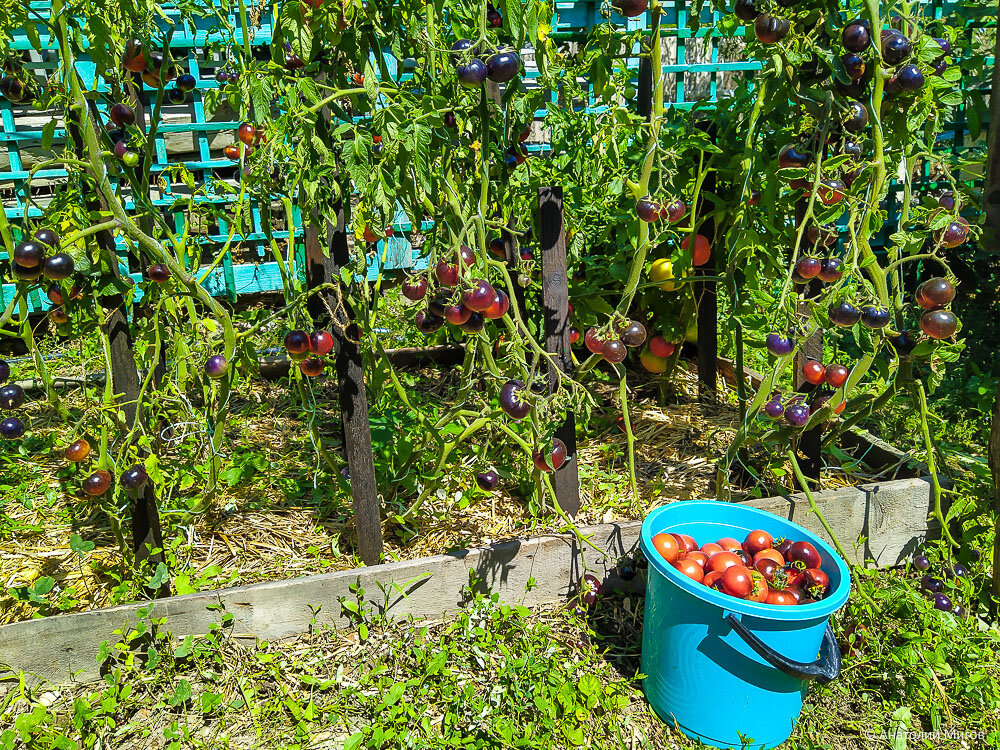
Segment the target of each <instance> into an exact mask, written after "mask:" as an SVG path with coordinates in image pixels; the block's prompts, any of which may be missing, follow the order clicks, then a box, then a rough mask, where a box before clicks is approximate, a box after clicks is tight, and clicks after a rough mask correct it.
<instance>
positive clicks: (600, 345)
mask: <svg viewBox="0 0 1000 750" xmlns="http://www.w3.org/2000/svg"><path fill="white" fill-rule="evenodd" d="M583 344H584V346H586V347H587V349H589V350H590V351H591V352H592V353H593V354H600V353H601V351H602V350H603V349H604V339H602V338H601V337H600V336H599V335H598V333H597V329H596V328H588V329H587V333H586V335H585V336H584V337H583Z"/></svg>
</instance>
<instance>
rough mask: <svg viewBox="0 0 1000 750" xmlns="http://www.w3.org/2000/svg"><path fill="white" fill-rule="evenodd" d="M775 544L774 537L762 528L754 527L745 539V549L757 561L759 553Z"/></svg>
mask: <svg viewBox="0 0 1000 750" xmlns="http://www.w3.org/2000/svg"><path fill="white" fill-rule="evenodd" d="M773 546H774V537H772V536H771V535H770V534H768V533H767V532H766V531H763V530H762V529H754V530H753V531H751V532H750V533H749V534H747V538H746V539H744V540H743V549H744V550H746V552H747V554H749V555H750V556H752V557H753V558H754V560H755V561H756V558H757V554H758V553H760V552H762V551H763V550H766V549H770V548H771V547H773Z"/></svg>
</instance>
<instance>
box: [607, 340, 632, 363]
mask: <svg viewBox="0 0 1000 750" xmlns="http://www.w3.org/2000/svg"><path fill="white" fill-rule="evenodd" d="M627 355H628V349H627V348H626V347H625V344H623V343H622V342H621V341H619V340H618V339H608V340H607V341H605V342H604V346H602V347H601V356H602V357H604V361H605V362H610V363H611V364H613V365H616V364H618V363H619V362H623V361H625V357H626V356H627Z"/></svg>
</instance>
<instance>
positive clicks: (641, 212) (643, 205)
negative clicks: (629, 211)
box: [635, 198, 660, 222]
mask: <svg viewBox="0 0 1000 750" xmlns="http://www.w3.org/2000/svg"><path fill="white" fill-rule="evenodd" d="M635 213H636V215H637V216H638V217H639V218H640V219H642V220H643V221H645V222H651V221H656V220H657V219H658V218H659V217H660V204H659V203H657V202H656V201H651V200H650V199H649V198H642V199H640V200H639V201H637V202H636V204H635Z"/></svg>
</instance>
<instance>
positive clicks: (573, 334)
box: [0, 327, 580, 382]
mask: <svg viewBox="0 0 1000 750" xmlns="http://www.w3.org/2000/svg"><path fill="white" fill-rule="evenodd" d="M579 340H580V329H579V328H575V327H571V328H570V329H569V343H570V344H575V343H576V342H577V341H579ZM0 382H3V381H0Z"/></svg>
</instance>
